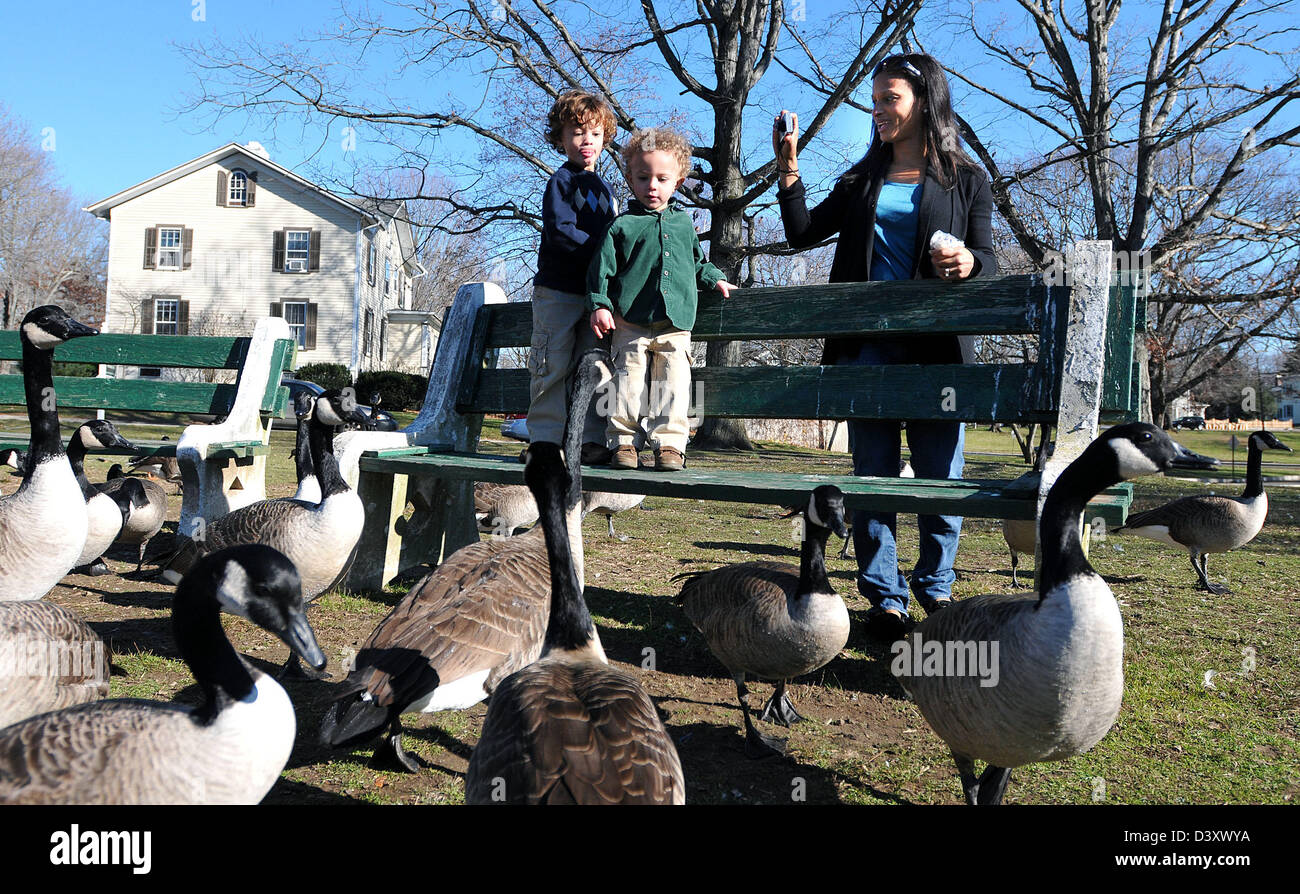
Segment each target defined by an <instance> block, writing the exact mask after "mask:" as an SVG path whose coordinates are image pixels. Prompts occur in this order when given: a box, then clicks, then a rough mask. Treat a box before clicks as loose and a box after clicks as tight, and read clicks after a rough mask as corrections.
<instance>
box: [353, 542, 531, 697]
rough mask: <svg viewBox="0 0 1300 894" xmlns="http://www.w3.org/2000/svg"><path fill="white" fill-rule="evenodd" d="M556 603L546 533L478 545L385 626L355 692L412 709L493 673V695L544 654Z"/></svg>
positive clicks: (360, 659)
mask: <svg viewBox="0 0 1300 894" xmlns="http://www.w3.org/2000/svg"><path fill="white" fill-rule="evenodd" d="M550 600H551V581H550V577H549V572H548V567H547V564H546V548H545V543H544V542H543V540H542V536H541V530H540V529H536V530H535V531H532V532H529V533H528V534H525V535H523V536H521V537H515V538H510V539H505V540H485V541H481V542H479V543H475V544H471V545H469V546H467V547H465V548H464V549H462V550H459V551H458V552H456V553H455V554H453V555H452V556H451V557H450V558H449V559H448V560H447V561H446V562H444V563H443V564H442V565H440V566H439V567H438V568H437V569H436V570H434V571H433V572H431V573H430V574H428V575H427V576H425V577H424V578H423V579H422V580H421V581H420V582H419V583H417V584H416V585H415V586H414V587H412V588H411V591H410V592H409V593H408V594H407V595H406V597H405V598H404V599H403V600H402V601H401V602H400V603H398V604H397V606H396V607H394V609H393V610H392V612H390V613H389V615H388V617H386V618H384V620H383V621H381V622H380V623H379V626H377V627H376V628H375V630H374V632H373V633H371V635H370V637H369V639H367V640H366V642H365V645H363V646H362V647H361V650H360V651H359V652H358V653H357V663H356V670H354V671H353V672H352V674H350V675H349V686H348V689H349V690H351V691H361V690H368V691H369V692H370V693H371V695H372V696H373V698H374V699H375V701H376V702H377V703H378V704H381V705H388V704H399V705H407V704H410V703H411V702H413V701H414V700H416V699H417V698H419V697H420V696H421V695H423V694H425V693H426V692H428V691H429V689H430V688H431V687H432V685H433V684H434V683H435V682H440V683H446V682H450V681H453V680H457V679H459V678H461V677H464V676H466V675H468V674H472V673H475V672H477V671H482V670H487V669H491V673H490V674H489V676H488V680H487V682H486V684H485V685H486V688H487V689H488V691H489V692H490V691H492V689H494V688H495V686H496V684H497V682H499V681H500V680H501V679H503V678H505V677H506V676H508V675H510V674H512V673H514V672H515V671H516V670H518V669H519V668H521V667H523V666H525V665H526V664H528V663H530V662H532V661H533V660H535V659H536V658H537V656H538V654H540V652H541V647H542V637H543V635H544V634H545V632H546V621H547V613H548V611H549V609H550ZM431 671H436V676H434V675H433V674H432V673H430V672H431Z"/></svg>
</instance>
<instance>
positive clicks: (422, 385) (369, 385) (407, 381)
mask: <svg viewBox="0 0 1300 894" xmlns="http://www.w3.org/2000/svg"><path fill="white" fill-rule="evenodd" d="M427 384H428V379H426V378H425V377H424V376H418V375H414V374H412V373H404V372H397V371H396V370H391V369H377V370H372V371H370V372H363V373H362V374H361V375H359V376H357V384H356V386H355V387H356V391H357V403H360V404H368V403H370V395H371V394H373V393H374V392H376V391H378V392H379V393H380V394H381V395H382V396H383V399H384V400H383V403H381V404H380V406H381V407H383V408H384V409H385V410H418V409H419V408H420V404H422V403H423V402H424V392H425V390H426V386H427Z"/></svg>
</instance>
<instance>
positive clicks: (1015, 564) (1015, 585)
mask: <svg viewBox="0 0 1300 894" xmlns="http://www.w3.org/2000/svg"><path fill="white" fill-rule="evenodd" d="M1019 570H1020V559H1019V557H1018V556H1016V554H1015V553H1012V554H1011V589H1013V590H1019V589H1020V581H1019V580H1018V579H1017V578H1016V572H1018V571H1019Z"/></svg>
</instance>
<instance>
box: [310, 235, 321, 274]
mask: <svg viewBox="0 0 1300 894" xmlns="http://www.w3.org/2000/svg"><path fill="white" fill-rule="evenodd" d="M308 258H309V260H308V262H307V269H308V270H319V269H320V230H312V231H311V251H310V252H309V254H308Z"/></svg>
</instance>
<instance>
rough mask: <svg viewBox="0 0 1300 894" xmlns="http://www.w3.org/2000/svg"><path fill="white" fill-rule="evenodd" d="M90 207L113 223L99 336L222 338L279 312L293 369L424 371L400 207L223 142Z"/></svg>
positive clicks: (428, 317) (422, 321)
mask: <svg viewBox="0 0 1300 894" xmlns="http://www.w3.org/2000/svg"><path fill="white" fill-rule="evenodd" d="M86 211H88V212H90V213H91V214H94V215H96V216H97V217H101V218H103V219H105V220H107V221H109V224H110V229H109V249H108V288H107V296H106V310H105V313H106V322H105V327H104V330H105V331H106V332H139V333H149V334H158V335H232V334H238V333H244V332H251V331H252V328H253V323H254V321H255V320H257V319H258V318H260V317H264V316H268V315H270V316H280V317H284V318H285V320H286V321H288V323H289V327H290V329H291V331H292V332H293V333H294V336H295V337H296V338H297V340H298V364H297V365H298V366H303V365H306V364H309V363H341V364H343V365H344V366H347V367H348V368H349V370H351V372H352V373H353V375H356V373H358V372H360V371H363V370H371V369H388V368H403V369H418V371H420V372H425V371H427V370H428V360H429V358H430V357H431V355H432V351H433V338H434V333H433V330H432V327H433V321H434V318H433V315H432V314H431V313H423V312H418V311H414V310H412V309H411V296H412V286H411V282H412V280H413V279H415V278H416V277H419V276H423V275H424V272H425V271H424V269H423V268H422V267H421V266H420V264H419V263H418V262H417V261H416V260H415V238H414V234H413V231H412V228H411V224H410V222H409V220H408V219H407V217H406V209H405V205H404V203H402V202H398V201H393V202H388V201H380V202H374V201H370V200H366V199H360V198H356V197H342V196H338V195H335V194H334V193H332V192H330V191H328V190H326V189H324V188H322V187H320V186H318V185H316V184H315V183H312V182H310V181H308V180H305V179H304V178H302V177H299V176H298V175H297V174H295V173H293V172H292V171H290V170H289V169H287V168H284V167H281V166H280V165H278V164H276V163H275V162H273V161H271V159H270V157H269V156H268V155H267V153H266V151H265V150H264V149H263V148H262V146H261V145H260V144H257V143H250V144H248V145H247V146H240V145H238V144H236V143H230V144H228V145H225V146H222V147H221V148H219V149H214V150H213V151H211V152H209V153H207V154H206V155H202V156H200V157H198V158H195V159H192V160H190V161H187V162H185V163H184V164H182V165H180V166H178V167H175V168H172V169H171V170H169V171H164V172H163V173H161V174H158V175H157V176H156V177H152V178H150V179H148V180H146V181H144V182H142V183H137V184H136V185H135V186H132V187H129V188H127V189H124V190H122V191H121V192H119V193H117V194H115V195H112V196H109V197H108V198H106V199H104V200H102V201H100V202H96V203H95V204H94V205H91V206H89V207H88V208H86ZM149 373H150V371H144V372H143V373H142V374H143V375H148V374H149ZM155 374H156V373H155Z"/></svg>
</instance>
